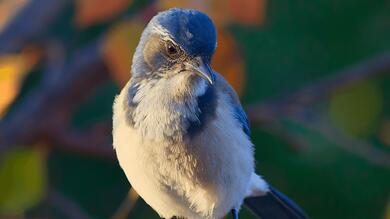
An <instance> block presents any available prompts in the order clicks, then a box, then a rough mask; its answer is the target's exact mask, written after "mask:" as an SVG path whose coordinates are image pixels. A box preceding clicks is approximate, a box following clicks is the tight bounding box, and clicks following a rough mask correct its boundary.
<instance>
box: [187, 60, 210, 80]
mask: <svg viewBox="0 0 390 219" xmlns="http://www.w3.org/2000/svg"><path fill="white" fill-rule="evenodd" d="M187 65H188V67H189V69H190V70H193V71H194V73H195V74H197V75H198V76H200V77H202V78H203V79H205V80H206V81H208V82H209V83H210V84H211V85H212V84H213V83H214V81H213V70H212V69H211V67H210V65H208V64H207V63H205V62H203V60H202V59H200V58H196V61H195V62H194V63H193V64H192V63H191V64H189V63H188V64H187Z"/></svg>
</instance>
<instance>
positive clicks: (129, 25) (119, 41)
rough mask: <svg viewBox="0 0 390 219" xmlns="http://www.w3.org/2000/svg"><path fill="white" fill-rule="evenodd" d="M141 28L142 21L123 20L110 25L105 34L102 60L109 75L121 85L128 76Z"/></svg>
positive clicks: (142, 25)
mask: <svg viewBox="0 0 390 219" xmlns="http://www.w3.org/2000/svg"><path fill="white" fill-rule="evenodd" d="M143 29H144V24H143V23H137V22H135V21H132V22H123V23H119V24H117V25H115V26H114V27H112V28H111V29H110V30H109V32H108V34H107V35H106V38H105V41H104V45H103V55H104V60H105V62H106V64H107V66H108V68H109V70H110V73H111V76H112V77H113V79H114V80H115V81H116V82H117V83H118V84H119V85H121V86H123V85H124V84H126V82H127V81H128V80H129V78H130V68H131V61H132V58H133V54H134V51H135V48H136V47H137V45H138V41H139V38H140V36H141V33H142V31H143Z"/></svg>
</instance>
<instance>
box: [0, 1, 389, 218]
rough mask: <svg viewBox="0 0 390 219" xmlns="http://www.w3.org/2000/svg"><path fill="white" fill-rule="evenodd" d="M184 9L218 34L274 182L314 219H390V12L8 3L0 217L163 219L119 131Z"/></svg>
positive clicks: (348, 7) (0, 76) (374, 7)
mask: <svg viewBox="0 0 390 219" xmlns="http://www.w3.org/2000/svg"><path fill="white" fill-rule="evenodd" d="M174 6H179V7H189V8H197V9H199V10H202V11H205V12H206V13H208V14H209V15H210V16H211V17H212V18H213V20H214V21H215V24H216V26H217V28H218V34H219V36H218V40H219V42H218V48H217V53H216V55H215V56H214V58H213V66H214V68H215V69H216V70H217V71H218V72H220V73H221V74H223V75H224V76H225V77H226V78H227V79H228V80H229V82H230V83H231V84H232V85H233V86H234V88H235V89H236V91H237V92H238V93H239V95H240V97H241V100H242V102H243V105H244V106H245V108H246V109H248V110H249V112H250V114H249V117H250V119H251V122H252V139H253V142H254V144H255V146H256V165H257V171H258V172H259V173H260V174H261V175H263V176H264V178H265V179H266V180H267V181H269V182H271V183H272V184H274V185H275V186H276V187H278V188H279V189H280V190H281V191H283V192H284V193H286V194H287V195H288V196H289V197H291V198H292V199H294V200H295V201H296V202H297V203H299V204H300V205H301V206H302V207H303V208H304V209H305V210H306V212H307V213H308V215H310V216H311V217H312V218H318V219H326V218H334V219H345V218H351V219H358V218H365V219H367V218H373V219H377V218H378V219H390V102H389V100H390V76H389V74H386V73H390V53H389V51H390V40H389V39H390V1H387V0H382V1H371V0H359V1H352V0H344V1H337V0H331V1H326V0H316V1H310V0H300V1H281V0H273V1H267V0H243V1H239V0H228V1H222V0H212V1H206V0H202V1H195V0H187V1H178V0H175V1H168V0H163V1H141V0H112V1H104V0H58V1H50V0H3V1H0V153H1V154H0V218H85V219H86V218H113V219H120V218H150V219H152V218H158V215H157V214H156V213H154V212H153V210H152V209H151V208H150V207H148V206H147V205H146V204H145V203H144V202H143V201H142V199H140V198H139V199H137V198H136V196H134V194H132V195H130V196H128V195H127V193H128V190H129V188H130V185H129V183H128V182H127V180H126V177H125V176H124V174H123V172H122V170H121V169H120V167H119V165H118V162H117V161H116V159H115V157H114V156H113V151H112V149H111V134H110V123H111V121H110V120H111V115H112V112H111V107H112V102H113V99H114V96H115V95H116V94H117V93H118V92H119V90H120V88H121V87H122V86H123V84H124V83H126V81H127V80H128V78H129V77H130V65H131V57H132V53H133V51H134V48H135V46H136V45H137V42H138V39H139V35H140V33H141V31H142V30H143V27H144V25H145V24H146V23H147V22H148V20H149V19H150V18H151V17H152V16H153V15H154V14H155V13H156V12H158V11H161V10H165V9H167V8H170V7H174ZM367 60H368V61H367ZM351 66H352V68H349V67H351ZM348 69H350V70H349V71H348ZM343 76H345V77H343ZM309 86H311V87H310V89H306V88H309ZM302 89H303V90H302ZM305 89H306V90H305ZM298 91H301V92H298ZM296 92H298V93H296ZM294 94H296V95H294ZM317 94H318V95H317ZM256 107H258V108H256ZM264 109H265V111H263V110H264ZM267 110H269V111H270V112H268V111H267ZM267 113H270V114H267ZM256 115H261V118H265V119H259V117H256ZM134 201H136V203H134ZM240 218H247V219H249V218H254V216H253V215H251V213H250V212H248V211H247V210H246V209H245V208H244V210H243V211H241V212H240Z"/></svg>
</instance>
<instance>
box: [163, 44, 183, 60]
mask: <svg viewBox="0 0 390 219" xmlns="http://www.w3.org/2000/svg"><path fill="white" fill-rule="evenodd" d="M166 50H167V55H168V56H169V57H170V58H172V59H176V58H178V57H179V56H180V48H178V47H177V46H176V45H175V44H173V43H172V42H169V41H168V42H167V45H166Z"/></svg>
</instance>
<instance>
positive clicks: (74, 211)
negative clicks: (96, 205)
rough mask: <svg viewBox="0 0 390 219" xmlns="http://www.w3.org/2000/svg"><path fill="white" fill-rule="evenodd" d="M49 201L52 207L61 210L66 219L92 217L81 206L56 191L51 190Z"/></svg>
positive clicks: (87, 218)
mask: <svg viewBox="0 0 390 219" xmlns="http://www.w3.org/2000/svg"><path fill="white" fill-rule="evenodd" d="M47 201H48V203H49V204H50V205H52V206H53V207H55V208H56V209H58V210H60V211H61V213H63V214H64V215H65V216H66V218H72V219H91V217H90V216H89V215H88V214H87V213H86V212H84V210H82V209H81V208H80V207H79V205H78V204H77V203H75V202H73V201H72V200H70V199H68V198H67V197H65V196H64V195H63V194H62V193H60V192H58V191H56V190H53V189H51V190H49V194H48V197H47Z"/></svg>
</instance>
